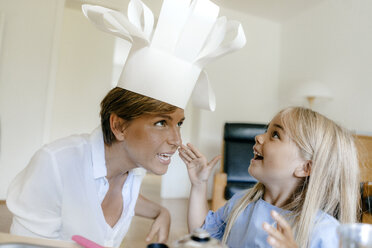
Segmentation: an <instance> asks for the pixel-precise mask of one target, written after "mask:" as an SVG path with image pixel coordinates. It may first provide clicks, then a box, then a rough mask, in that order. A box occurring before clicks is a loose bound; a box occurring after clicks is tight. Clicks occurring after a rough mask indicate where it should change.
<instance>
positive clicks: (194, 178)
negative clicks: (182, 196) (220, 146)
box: [178, 143, 221, 185]
mask: <svg viewBox="0 0 372 248" xmlns="http://www.w3.org/2000/svg"><path fill="white" fill-rule="evenodd" d="M178 151H179V155H180V158H181V159H182V160H183V162H185V164H186V166H187V171H188V173H189V177H190V181H191V184H192V185H200V184H202V183H205V182H207V181H208V178H209V176H210V174H211V172H212V169H213V167H214V166H215V165H216V164H217V162H218V160H220V159H221V156H220V155H219V156H216V157H214V158H213V159H212V160H211V161H210V162H208V160H207V158H206V157H205V156H204V155H203V154H202V153H201V152H200V151H199V150H198V149H197V148H196V147H195V146H193V145H192V144H190V143H188V144H187V146H185V145H182V146H181V147H180V148H179V149H178Z"/></svg>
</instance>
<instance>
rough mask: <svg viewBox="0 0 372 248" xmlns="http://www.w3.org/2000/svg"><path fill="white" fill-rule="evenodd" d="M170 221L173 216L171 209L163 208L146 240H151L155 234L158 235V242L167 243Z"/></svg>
mask: <svg viewBox="0 0 372 248" xmlns="http://www.w3.org/2000/svg"><path fill="white" fill-rule="evenodd" d="M170 222H171V218H170V214H169V211H168V210H167V209H166V208H162V209H161V210H160V213H159V215H158V216H157V217H156V218H155V220H154V222H153V223H152V225H151V228H150V232H149V234H148V235H147V237H146V241H147V242H150V241H151V240H152V239H153V238H154V237H155V236H157V238H158V239H157V241H156V242H157V243H166V242H167V240H168V235H169V228H170Z"/></svg>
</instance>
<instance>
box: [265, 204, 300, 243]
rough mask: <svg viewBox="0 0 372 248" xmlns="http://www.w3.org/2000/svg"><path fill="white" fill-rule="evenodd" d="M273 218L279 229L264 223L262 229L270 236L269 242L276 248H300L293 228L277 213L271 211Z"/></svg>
mask: <svg viewBox="0 0 372 248" xmlns="http://www.w3.org/2000/svg"><path fill="white" fill-rule="evenodd" d="M271 216H272V217H273V219H274V220H275V221H276V223H277V224H276V226H277V228H274V227H273V226H271V225H270V224H269V223H267V222H264V223H263V225H262V227H263V229H264V230H265V231H266V232H267V233H268V234H269V237H268V238H267V242H268V243H269V244H270V245H271V246H272V247H274V248H298V246H297V244H296V242H295V240H294V236H293V232H292V228H291V226H290V225H289V224H288V222H287V221H286V220H285V219H284V218H283V216H281V215H280V214H278V213H277V212H275V211H271Z"/></svg>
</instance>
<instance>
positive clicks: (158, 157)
mask: <svg viewBox="0 0 372 248" xmlns="http://www.w3.org/2000/svg"><path fill="white" fill-rule="evenodd" d="M82 9H83V12H84V15H85V16H86V17H87V18H88V19H89V20H90V21H91V22H92V23H94V25H96V26H97V27H98V28H99V29H101V30H103V31H105V32H108V33H110V34H114V35H116V36H119V37H120V38H124V39H126V40H128V41H130V42H132V48H131V51H130V53H129V55H128V58H127V60H126V64H125V67H124V69H123V72H122V74H121V76H120V78H119V80H118V86H119V87H120V88H115V89H113V90H111V91H110V92H109V93H108V94H107V96H106V97H105V98H104V99H103V101H102V103H101V128H99V129H97V130H95V131H94V132H93V133H92V134H91V135H89V136H87V135H80V136H71V137H68V138H65V139H61V140H59V141H56V142H53V143H51V144H49V145H46V146H44V147H43V148H41V149H40V150H39V151H38V152H37V153H36V154H35V155H34V157H33V158H32V160H31V162H30V164H29V165H28V166H27V167H26V168H25V169H24V170H23V171H22V172H21V173H20V174H19V175H18V176H17V177H16V179H15V180H14V182H13V183H12V185H11V186H10V189H9V194H8V198H7V205H8V208H9V209H10V211H11V212H12V213H13V214H14V218H13V224H12V227H11V232H12V233H15V234H20V235H27V236H39V237H44V238H52V239H65V240H70V239H71V236H72V235H82V236H84V237H86V238H88V239H91V240H93V241H95V242H97V243H99V244H101V245H104V246H115V247H117V246H119V245H120V243H121V241H122V239H123V237H124V236H125V234H126V232H127V231H128V228H129V225H130V222H131V219H132V216H133V215H134V214H136V215H139V216H144V217H148V218H152V219H154V220H155V221H154V223H153V225H152V227H151V230H150V233H149V235H148V236H147V240H148V241H150V240H151V239H152V238H153V237H154V236H155V235H157V236H158V238H157V242H165V241H166V240H167V237H168V232H169V223H170V217H169V213H168V211H167V210H166V209H165V208H163V207H161V206H159V205H157V204H155V203H153V202H151V201H149V200H147V199H145V198H144V197H143V196H141V195H139V196H138V194H139V188H140V184H141V180H142V177H143V173H142V172H140V171H139V170H140V169H139V168H144V169H146V170H148V171H151V172H153V173H155V174H158V175H162V174H164V173H165V172H166V171H167V169H168V165H169V163H170V161H171V157H172V155H174V153H175V152H176V151H177V149H178V147H179V146H180V145H181V144H182V141H181V135H180V127H181V125H182V123H183V121H184V119H185V118H184V111H183V109H184V108H185V107H186V104H187V102H188V100H189V98H190V96H191V94H192V93H193V94H194V96H195V95H196V97H194V99H197V100H199V101H197V103H198V105H199V106H204V107H206V108H209V109H214V105H215V103H214V95H213V94H212V93H211V92H210V85H209V81H208V77H207V75H206V73H205V72H204V71H202V69H203V67H204V65H205V64H207V63H208V62H210V61H211V60H213V59H215V58H218V57H221V56H222V55H224V54H226V53H229V52H232V51H235V50H237V49H239V48H241V47H243V46H244V44H245V36H244V32H243V29H242V27H241V25H240V24H239V23H238V22H236V21H232V22H230V21H227V20H226V18H224V17H223V18H220V19H218V20H217V16H218V11H219V8H218V6H216V5H215V4H214V3H212V2H211V1H209V0H194V1H193V2H192V3H191V4H189V3H187V1H164V3H163V6H162V11H161V13H160V16H159V18H158V21H157V27H156V29H155V30H153V24H154V17H153V14H152V12H151V11H150V10H149V8H148V7H147V6H145V5H144V4H143V3H142V2H141V1H140V0H132V1H131V2H130V3H129V6H128V12H129V13H128V18H127V17H126V16H124V15H123V14H122V13H120V12H118V11H114V10H111V9H107V8H103V7H101V6H92V5H83V6H82ZM200 16H202V17H203V18H200ZM170 23H171V24H172V25H171V28H170V26H169V24H170ZM196 28H197V29H198V32H194V30H195V29H196ZM234 31H235V33H236V34H237V35H236V37H235V38H234V39H233V40H232V41H231V42H224V37H225V36H226V34H227V33H230V32H232V33H234ZM216 37H218V39H217V40H215V38H216ZM229 37H230V35H229ZM195 85H197V87H195V89H194V86H195Z"/></svg>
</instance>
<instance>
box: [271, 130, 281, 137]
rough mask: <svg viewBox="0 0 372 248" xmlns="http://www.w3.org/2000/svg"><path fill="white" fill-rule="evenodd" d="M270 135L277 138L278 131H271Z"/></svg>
mask: <svg viewBox="0 0 372 248" xmlns="http://www.w3.org/2000/svg"><path fill="white" fill-rule="evenodd" d="M271 137H273V138H275V139H279V138H280V137H279V133H278V132H277V131H273V132H272V134H271Z"/></svg>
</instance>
